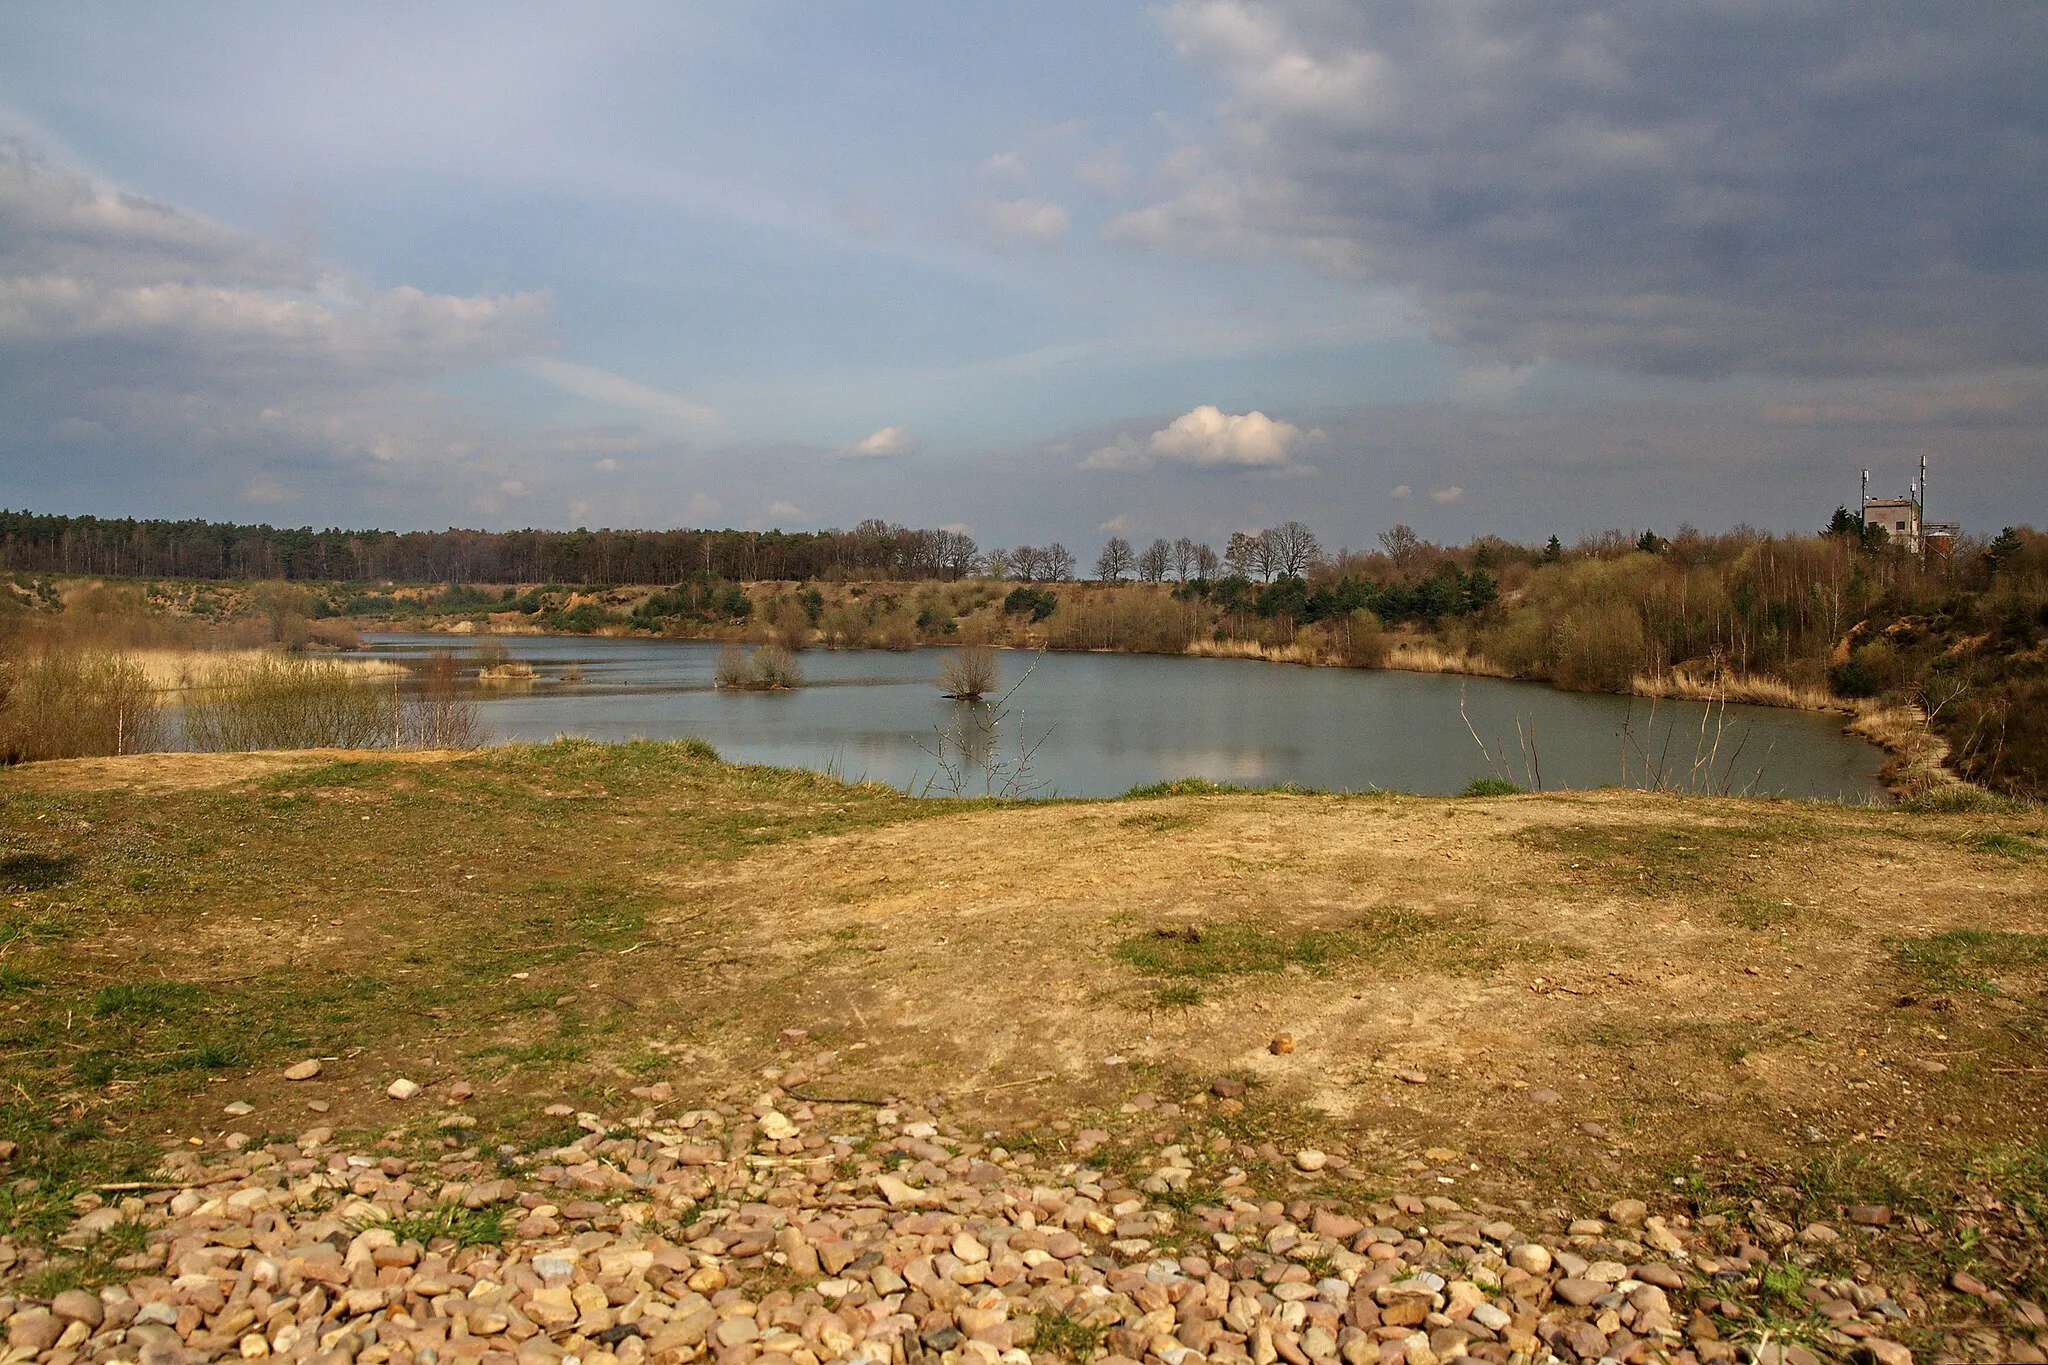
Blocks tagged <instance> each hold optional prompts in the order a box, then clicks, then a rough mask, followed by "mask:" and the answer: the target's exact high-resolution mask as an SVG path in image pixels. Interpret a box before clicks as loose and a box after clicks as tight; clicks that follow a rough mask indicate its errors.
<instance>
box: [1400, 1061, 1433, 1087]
mask: <svg viewBox="0 0 2048 1365" xmlns="http://www.w3.org/2000/svg"><path fill="white" fill-rule="evenodd" d="M1394 1079H1395V1080H1397V1081H1399V1082H1401V1083H1402V1084H1403V1085H1428V1084H1429V1077H1427V1076H1425V1075H1423V1074H1422V1073H1421V1072H1420V1071H1417V1070H1416V1069H1415V1068H1414V1067H1412V1066H1397V1067H1395V1068H1394Z"/></svg>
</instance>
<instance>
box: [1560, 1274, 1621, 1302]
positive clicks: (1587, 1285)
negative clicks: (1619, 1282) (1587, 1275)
mask: <svg viewBox="0 0 2048 1365" xmlns="http://www.w3.org/2000/svg"><path fill="white" fill-rule="evenodd" d="M1612 1287H1613V1286H1612V1285H1610V1284H1608V1283H1606V1282H1605V1281H1602V1280H1582V1279H1578V1278H1576V1277H1573V1278H1569V1279H1563V1280H1559V1281H1558V1282H1557V1283H1556V1284H1554V1285H1552V1286H1550V1292H1551V1293H1552V1294H1554V1295H1555V1296H1557V1297H1558V1298H1560V1299H1563V1300H1564V1301H1565V1302H1566V1303H1568V1304H1570V1305H1572V1307H1574V1308H1584V1307H1585V1306H1586V1305H1587V1304H1589V1303H1591V1302H1592V1301H1593V1300H1595V1299H1597V1298H1599V1297H1600V1296H1601V1295H1602V1294H1605V1293H1606V1292H1607V1291H1608V1290H1609V1289H1611V1288H1612Z"/></svg>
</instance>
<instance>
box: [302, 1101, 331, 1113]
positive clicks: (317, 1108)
mask: <svg viewBox="0 0 2048 1365" xmlns="http://www.w3.org/2000/svg"><path fill="white" fill-rule="evenodd" d="M333 1107H334V1106H333V1105H331V1104H329V1103H328V1102H327V1101H326V1100H307V1101H306V1108H308V1109H310V1110H312V1111H313V1112H314V1113H316V1114H324V1113H326V1112H327V1111H328V1110H329V1109H332V1108H333Z"/></svg>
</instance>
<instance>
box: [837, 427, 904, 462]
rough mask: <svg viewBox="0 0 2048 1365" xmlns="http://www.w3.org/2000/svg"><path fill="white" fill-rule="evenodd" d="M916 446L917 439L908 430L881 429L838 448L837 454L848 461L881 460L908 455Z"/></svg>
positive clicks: (895, 428)
mask: <svg viewBox="0 0 2048 1365" xmlns="http://www.w3.org/2000/svg"><path fill="white" fill-rule="evenodd" d="M918 444H919V442H918V439H917V438H916V437H915V436H913V435H911V434H910V431H909V429H908V428H905V427H900V426H893V427H883V428H882V429H881V430H880V431H877V432H875V433H873V434H872V435H868V436H864V437H862V438H861V439H860V440H858V441H855V442H853V443H852V444H850V445H843V446H841V447H839V454H840V456H841V457H842V458H844V459H848V460H883V459H887V458H889V457H890V456H892V455H908V454H909V453H910V452H912V451H914V450H916V449H917V447H918Z"/></svg>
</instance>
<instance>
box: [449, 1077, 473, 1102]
mask: <svg viewBox="0 0 2048 1365" xmlns="http://www.w3.org/2000/svg"><path fill="white" fill-rule="evenodd" d="M448 1098H449V1099H451V1100H454V1101H455V1102H456V1103H457V1104H460V1103H461V1102H462V1101H464V1100H468V1099H474V1098H476V1087H475V1086H473V1085H471V1084H470V1083H469V1082H468V1081H457V1082H456V1083H455V1084H453V1085H451V1086H449V1087H448Z"/></svg>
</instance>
